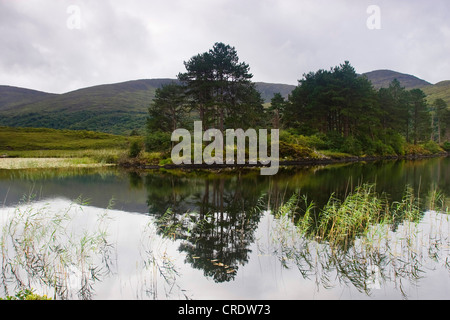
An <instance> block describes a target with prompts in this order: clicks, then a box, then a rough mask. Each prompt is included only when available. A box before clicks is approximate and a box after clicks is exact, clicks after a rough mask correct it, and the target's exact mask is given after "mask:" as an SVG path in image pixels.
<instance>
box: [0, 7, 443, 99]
mask: <svg viewBox="0 0 450 320" xmlns="http://www.w3.org/2000/svg"><path fill="white" fill-rule="evenodd" d="M371 5H376V6H378V8H379V9H380V14H379V15H377V12H376V11H372V10H369V11H368V8H369V6H371ZM378 18H379V19H378ZM449 21H450V1H448V0H431V1H423V0H422V1H418V0H403V1H401V0H388V1H382V0H371V1H366V0H311V1H309V0H308V1H304V0H164V1H163V0H158V1H156V0H127V1H124V0H0V37H1V38H0V39H1V41H0V84H2V85H12V86H19V87H25V88H30V89H36V90H42V91H47V92H54V93H63V92H68V91H71V90H75V89H79V88H83V87H87V86H92V85H97V84H103V83H115V82H122V81H127V80H136V79H150V78H175V77H176V75H177V74H178V73H179V72H184V71H185V69H184V65H183V61H186V60H189V58H190V57H192V56H194V55H196V54H198V53H202V52H205V51H207V50H209V49H210V48H212V46H213V45H214V43H215V42H224V43H226V44H229V45H231V46H234V47H235V48H236V50H237V52H238V55H239V58H240V60H241V61H245V62H246V63H248V64H249V65H250V68H251V72H252V74H253V75H254V77H253V80H254V81H264V82H275V83H286V84H297V80H299V79H301V78H302V75H303V74H304V73H307V72H310V71H316V70H318V69H329V68H330V67H333V66H336V65H339V64H340V63H343V62H344V61H345V60H348V61H350V63H351V64H352V65H353V66H354V67H355V69H356V71H357V72H358V73H364V72H368V71H372V70H377V69H391V70H394V71H399V72H403V73H409V74H413V75H415V76H418V77H419V78H422V79H424V80H427V81H429V82H432V83H436V82H439V81H442V80H449V79H450V62H449V57H450V22H449ZM368 22H369V23H368ZM378 22H379V24H378ZM368 25H369V26H370V28H369V26H368Z"/></svg>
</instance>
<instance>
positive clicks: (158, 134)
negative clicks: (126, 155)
mask: <svg viewBox="0 0 450 320" xmlns="http://www.w3.org/2000/svg"><path fill="white" fill-rule="evenodd" d="M171 143H172V141H171V134H170V133H168V132H162V131H155V132H152V133H149V134H148V135H147V137H146V141H145V149H146V151H148V152H153V151H167V150H169V149H170V146H171Z"/></svg>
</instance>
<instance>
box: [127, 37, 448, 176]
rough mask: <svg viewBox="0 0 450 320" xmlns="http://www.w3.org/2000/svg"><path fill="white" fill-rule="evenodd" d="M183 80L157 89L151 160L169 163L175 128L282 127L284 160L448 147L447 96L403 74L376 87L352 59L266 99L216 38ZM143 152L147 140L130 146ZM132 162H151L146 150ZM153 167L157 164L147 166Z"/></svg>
mask: <svg viewBox="0 0 450 320" xmlns="http://www.w3.org/2000/svg"><path fill="white" fill-rule="evenodd" d="M184 65H185V68H186V72H184V73H179V74H178V80H177V81H173V82H172V83H169V84H167V85H164V86H163V87H161V88H159V89H157V91H156V97H155V99H154V101H153V102H152V104H151V106H150V107H149V110H148V112H149V114H148V120H147V130H146V137H145V150H146V151H147V152H150V153H152V154H153V155H154V154H155V153H156V154H159V157H158V156H156V157H155V156H153V158H151V160H150V162H151V164H153V165H156V166H158V165H159V166H161V165H162V166H164V165H166V166H167V165H168V166H170V150H171V148H172V147H173V145H174V142H173V141H171V133H172V132H173V131H174V130H176V129H178V128H185V129H188V130H193V123H194V121H196V120H200V121H202V123H203V129H204V130H207V129H210V128H217V129H219V130H221V131H222V132H224V130H226V129H228V128H232V129H236V128H243V129H244V130H245V129H247V128H254V129H258V128H274V129H279V130H280V142H279V147H280V161H281V162H282V163H283V161H284V163H285V164H288V163H302V162H305V161H308V162H311V161H313V162H321V161H322V162H327V161H328V162H329V161H339V160H344V161H351V160H359V159H370V158H373V159H375V158H396V157H419V156H430V155H436V154H443V153H445V152H446V151H449V150H450V142H449V141H450V111H449V109H448V106H447V104H446V102H445V101H444V100H443V99H436V100H435V101H433V103H431V104H430V103H429V102H427V99H426V94H425V93H424V92H423V91H422V90H421V89H411V90H407V89H405V88H404V87H402V86H401V84H400V82H399V81H398V80H396V79H395V80H393V81H392V82H391V83H390V84H389V87H388V88H380V89H378V90H377V89H375V88H374V86H373V85H372V83H371V82H370V81H369V80H368V79H367V77H365V76H361V75H359V74H357V73H356V71H355V69H354V68H353V67H352V66H351V64H350V63H349V62H348V61H345V62H344V63H343V64H341V65H339V66H336V67H333V68H331V69H330V70H318V71H316V72H310V73H308V74H305V75H303V78H302V79H301V80H299V83H298V86H297V87H296V88H295V89H294V90H293V91H292V92H291V94H289V95H288V96H287V97H286V96H283V95H282V94H281V93H275V94H274V96H273V98H272V99H271V102H270V103H264V101H263V99H262V98H261V94H260V93H259V92H258V91H257V89H256V88H255V84H254V83H253V82H252V77H253V75H252V74H251V73H250V67H249V65H248V64H246V63H244V62H240V61H239V57H238V55H237V51H236V49H235V48H234V47H232V46H230V45H225V44H223V43H216V44H215V45H214V46H213V48H212V49H210V50H209V51H208V52H205V53H201V54H198V55H196V56H194V57H192V58H191V59H189V60H188V61H186V62H184ZM132 148H133V149H134V151H133V152H132V153H133V154H132V155H133V156H136V158H138V157H139V154H140V151H141V149H142V146H139V144H138V142H136V143H135V144H134V146H132ZM130 163H134V164H135V165H136V164H141V165H144V166H145V165H147V167H149V166H148V165H149V158H148V157H147V158H146V157H141V158H140V159H136V160H135V161H134V162H133V161H131V162H128V164H130ZM150 167H152V166H150Z"/></svg>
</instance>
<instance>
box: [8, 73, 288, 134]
mask: <svg viewBox="0 0 450 320" xmlns="http://www.w3.org/2000/svg"><path fill="white" fill-rule="evenodd" d="M177 81H178V80H176V79H144V80H134V81H127V82H122V83H114V84H104V85H98V86H93V87H88V88H83V89H79V90H75V91H71V92H68V93H64V94H49V93H44V92H39V91H34V90H29V89H22V88H14V87H8V86H0V125H3V126H12V127H44V128H52V129H75V130H77V129H80V130H92V131H101V132H107V133H114V134H127V133H129V132H131V131H132V130H133V129H138V130H142V129H143V128H144V127H145V122H146V117H147V109H148V107H149V105H150V103H151V102H152V100H153V99H154V97H155V92H156V89H157V88H160V87H162V86H163V85H165V84H168V83H171V82H177ZM256 87H257V89H258V90H259V91H260V92H261V95H262V97H263V99H264V101H265V102H270V99H272V97H273V95H274V93H276V92H280V93H281V94H282V95H283V96H285V97H287V96H288V94H289V93H290V92H291V91H292V90H293V89H294V88H295V86H292V85H284V84H272V83H263V82H258V83H256Z"/></svg>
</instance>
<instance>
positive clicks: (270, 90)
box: [255, 82, 296, 102]
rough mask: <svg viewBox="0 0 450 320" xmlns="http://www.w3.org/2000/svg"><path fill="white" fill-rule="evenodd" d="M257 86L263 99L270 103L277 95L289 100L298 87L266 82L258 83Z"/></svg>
mask: <svg viewBox="0 0 450 320" xmlns="http://www.w3.org/2000/svg"><path fill="white" fill-rule="evenodd" d="M255 85H256V89H257V90H258V91H259V92H260V93H261V97H262V98H263V100H264V102H270V100H272V98H273V95H274V94H275V93H281V95H282V96H283V97H285V98H287V97H288V96H289V94H290V93H291V92H292V90H294V89H295V87H296V86H293V85H290V84H280V83H265V82H256V83H255Z"/></svg>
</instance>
